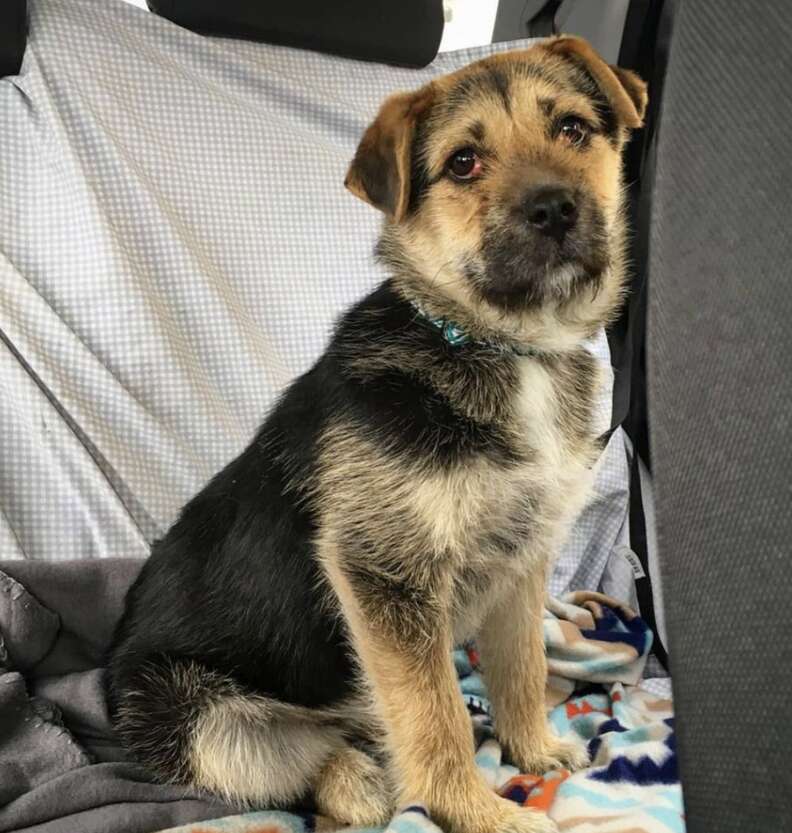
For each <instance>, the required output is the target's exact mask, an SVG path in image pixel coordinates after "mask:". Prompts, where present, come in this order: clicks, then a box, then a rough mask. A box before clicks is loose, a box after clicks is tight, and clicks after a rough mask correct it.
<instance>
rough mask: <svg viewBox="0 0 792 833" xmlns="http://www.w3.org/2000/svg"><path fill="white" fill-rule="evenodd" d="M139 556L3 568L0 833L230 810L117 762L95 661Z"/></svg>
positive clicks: (166, 822) (96, 829)
mask: <svg viewBox="0 0 792 833" xmlns="http://www.w3.org/2000/svg"><path fill="white" fill-rule="evenodd" d="M141 564H142V561H141V560H139V559H106V560H101V561H74V562H60V563H56V564H51V563H41V562H30V561H11V562H5V563H0V571H1V572H0V831H3V833H5V831H11V830H14V831H26V833H33V831H35V833H109V832H110V831H113V833H151V831H154V830H160V829H162V828H165V827H171V826H174V825H176V824H184V823H187V822H191V821H199V820H201V819H206V818H212V817H217V816H222V815H226V814H228V813H229V812H232V811H234V810H237V809H238V808H234V807H231V806H229V805H226V804H223V803H220V802H217V801H211V800H207V799H206V798H202V797H200V796H199V795H197V794H194V793H190V792H187V791H186V790H184V789H182V788H178V787H172V786H164V785H160V784H153V783H151V781H150V779H149V778H148V776H147V775H146V773H145V771H144V770H143V769H142V768H141V767H139V766H138V765H136V764H133V763H131V762H128V761H126V760H125V759H124V755H123V752H122V750H121V748H120V747H119V746H118V743H117V742H116V741H115V739H114V738H113V735H112V732H111V729H110V725H109V722H108V717H107V711H106V708H105V702H104V696H103V693H102V683H101V666H102V660H103V655H104V652H105V650H106V649H107V646H108V644H109V640H110V637H111V635H112V631H113V627H114V624H115V622H116V620H117V618H118V616H119V615H120V612H121V606H122V602H123V597H124V594H125V592H126V590H127V588H128V587H129V585H130V584H131V583H132V581H134V579H135V577H136V576H137V573H138V571H139V569H140V566H141Z"/></svg>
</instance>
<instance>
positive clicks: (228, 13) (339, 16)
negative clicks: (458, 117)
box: [148, 0, 443, 67]
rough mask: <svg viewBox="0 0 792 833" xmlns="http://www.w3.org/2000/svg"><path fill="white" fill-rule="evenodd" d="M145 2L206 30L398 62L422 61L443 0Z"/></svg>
mask: <svg viewBox="0 0 792 833" xmlns="http://www.w3.org/2000/svg"><path fill="white" fill-rule="evenodd" d="M148 5H149V8H150V9H151V11H153V12H155V13H157V14H159V15H162V17H166V18H168V20H172V21H173V22H174V23H178V24H179V25H180V26H184V27H186V28H187V29H192V30H193V31H196V32H200V33H202V34H205V35H219V36H222V37H236V38H248V39H251V40H256V41H266V42H268V43H277V44H284V45H286V46H296V47H300V48H302V49H313V50H316V51H319V52H329V53H331V54H334V55H342V56H344V57H345V58H357V59H358V60H363V61H379V62H381V63H386V64H396V65H399V66H413V67H423V66H426V65H427V64H428V63H430V62H431V61H432V60H433V59H434V57H435V55H437V50H438V48H439V46H440V39H441V37H442V35H443V4H442V0H399V2H398V3H393V2H390V0H333V2H328V0H290V2H282V1H281V0H148Z"/></svg>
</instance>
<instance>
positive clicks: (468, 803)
mask: <svg viewBox="0 0 792 833" xmlns="http://www.w3.org/2000/svg"><path fill="white" fill-rule="evenodd" d="M325 565H326V569H327V573H328V576H329V578H330V581H331V584H332V585H333V588H334V589H335V592H336V594H337V596H338V598H339V600H340V602H341V607H342V609H343V612H344V616H345V619H346V621H347V624H348V627H349V630H350V632H351V636H352V641H353V643H354V647H355V650H356V652H357V654H358V657H359V659H360V662H361V665H362V670H363V672H364V674H365V676H366V678H367V680H368V682H369V684H370V686H371V690H372V695H373V698H374V704H375V707H376V709H377V711H378V713H379V717H380V718H381V720H382V722H383V725H384V728H385V733H386V737H385V743H386V746H387V752H388V754H389V758H390V762H391V765H392V768H393V775H394V781H395V784H396V792H397V795H396V802H397V803H398V804H400V805H401V806H405V805H409V804H415V803H420V804H423V805H424V806H425V807H427V809H428V811H429V813H430V815H431V816H432V818H433V819H434V820H435V821H436V822H438V823H439V824H440V825H441V826H442V827H443V829H444V830H446V831H450V833H551V832H552V831H555V830H556V826H555V824H554V823H553V822H551V821H550V820H549V819H548V818H547V817H546V816H545V815H544V814H542V813H538V812H536V811H534V810H529V809H525V808H522V807H520V806H518V805H516V804H514V803H512V802H510V801H507V800H505V799H502V798H500V797H499V796H497V795H496V794H495V793H494V792H493V791H492V790H491V789H490V788H489V787H488V786H487V784H486V782H485V781H484V780H483V778H482V777H481V776H480V775H479V773H478V771H477V769H476V767H475V764H474V761H473V755H474V747H473V733H472V728H471V723H470V718H469V716H468V714H467V710H466V709H465V706H464V703H463V701H462V698H461V696H460V693H459V687H458V683H457V675H456V672H455V670H454V665H453V661H452V656H451V649H452V637H451V627H450V621H449V616H450V612H449V606H448V605H446V604H444V601H443V598H442V597H443V590H442V588H441V587H439V586H437V583H436V584H435V586H434V587H431V588H429V587H426V586H423V587H420V586H414V585H412V584H411V583H410V582H409V580H401V579H399V580H395V579H393V578H390V577H387V578H386V577H384V576H383V575H382V574H381V573H378V572H377V571H375V570H373V569H369V568H367V567H366V566H363V565H361V564H360V563H359V562H358V563H357V564H355V565H354V566H353V565H352V564H351V563H350V562H345V561H343V560H342V559H341V558H338V557H336V558H333V559H330V560H326V561H325Z"/></svg>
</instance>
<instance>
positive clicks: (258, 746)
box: [109, 654, 345, 807]
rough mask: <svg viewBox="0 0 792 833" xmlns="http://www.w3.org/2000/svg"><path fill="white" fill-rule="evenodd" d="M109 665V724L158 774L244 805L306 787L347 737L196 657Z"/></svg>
mask: <svg viewBox="0 0 792 833" xmlns="http://www.w3.org/2000/svg"><path fill="white" fill-rule="evenodd" d="M127 661H128V660H127ZM113 670H114V669H112V667H111V671H110V680H109V682H110V685H109V694H110V697H109V700H110V704H111V712H112V716H113V723H114V726H115V729H116V731H117V733H118V735H119V737H120V738H121V740H122V742H123V743H124V745H125V747H126V748H127V749H128V750H129V751H130V752H131V753H132V755H133V756H134V757H135V758H136V759H137V760H138V761H140V762H141V763H142V764H144V765H145V766H146V767H147V768H148V769H150V770H151V771H152V772H153V773H154V774H155V775H156V776H157V777H158V778H159V779H160V780H162V781H167V782H173V783H179V784H185V785H192V786H195V787H198V788H200V789H204V790H208V791H210V792H212V793H215V794H218V795H220V796H222V797H223V798H225V799H226V800H228V801H230V802H232V803H238V804H240V805H243V806H244V805H251V804H255V805H259V806H270V807H278V806H287V805H289V804H291V803H293V802H294V801H297V800H299V799H300V798H302V797H303V796H304V795H305V794H306V793H308V792H309V791H310V789H311V786H312V784H313V782H314V780H315V778H316V775H317V773H318V772H319V771H320V769H321V767H322V765H323V763H324V762H325V761H326V760H327V759H328V758H329V757H330V756H331V755H332V754H333V753H336V752H337V751H338V750H339V749H341V748H343V747H344V745H345V741H344V735H343V730H342V728H341V726H340V725H339V723H338V721H337V720H334V719H333V718H332V716H329V715H328V714H327V713H323V712H321V711H318V710H314V709H307V708H303V707H300V706H293V705H290V704H287V703H282V702H280V701H278V700H274V699H271V698H268V697H264V696H261V695H258V694H253V693H251V692H248V691H245V689H244V688H243V687H242V686H241V685H240V684H239V683H238V682H237V681H236V680H234V679H233V678H232V677H229V676H228V675H225V674H222V673H220V672H218V671H215V670H213V669H211V668H209V667H208V666H206V665H204V664H202V663H200V662H197V661H195V660H185V659H174V658H172V657H168V656H167V655H162V654H158V655H154V656H149V657H147V658H145V659H144V660H143V661H141V662H139V663H136V664H135V666H134V669H133V670H131V671H127V672H126V673H124V675H123V678H119V676H117V675H115V676H114V674H113Z"/></svg>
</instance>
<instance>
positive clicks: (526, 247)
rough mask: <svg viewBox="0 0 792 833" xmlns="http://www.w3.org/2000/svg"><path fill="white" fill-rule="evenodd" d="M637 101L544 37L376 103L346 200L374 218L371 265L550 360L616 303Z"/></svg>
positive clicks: (609, 73)
mask: <svg viewBox="0 0 792 833" xmlns="http://www.w3.org/2000/svg"><path fill="white" fill-rule="evenodd" d="M646 101H647V99H646V85H645V84H644V83H643V81H641V80H640V79H639V78H638V77H637V76H636V75H634V74H633V73H631V72H629V71H626V70H622V69H619V68H617V67H612V66H609V65H608V64H607V63H605V62H604V61H603V60H602V59H601V58H600V57H599V56H598V55H597V54H596V53H595V52H594V50H593V49H592V48H591V47H590V46H589V45H588V44H587V43H586V42H585V41H583V40H581V39H579V38H574V37H560V38H555V39H552V40H548V41H545V42H542V43H541V44H539V45H537V46H534V47H532V48H530V49H527V50H521V51H515V52H507V53H503V54H500V55H495V56H492V57H490V58H487V59H485V60H483V61H479V62H477V63H474V64H471V65H470V66H468V67H465V68H464V69H462V70H460V71H458V72H455V73H453V74H451V75H447V76H443V77H440V78H437V79H435V80H434V81H432V82H430V83H429V84H427V85H426V86H424V87H422V88H421V89H419V90H417V91H415V92H412V93H400V94H397V95H394V96H392V97H390V98H389V99H387V100H386V102H385V103H384V105H383V106H382V108H381V110H380V112H379V114H378V116H377V118H376V119H375V121H374V122H373V124H371V125H370V127H369V128H368V129H367V130H366V132H365V134H364V136H363V139H362V140H361V142H360V145H359V147H358V149H357V152H356V154H355V158H354V160H353V162H352V165H351V167H350V169H349V173H348V175H347V178H346V185H347V187H348V188H349V189H350V190H351V191H352V192H353V193H354V194H356V195H357V196H359V197H361V198H362V199H364V200H366V201H367V202H369V203H371V204H372V205H374V206H375V207H376V208H379V209H380V210H381V211H383V212H384V214H385V215H386V222H385V225H384V230H383V236H382V240H381V243H380V246H379V253H380V256H381V257H382V258H383V259H384V260H385V261H386V262H387V263H388V264H389V265H390V266H391V267H392V268H393V269H394V273H395V274H396V275H397V276H398V277H399V279H401V280H402V281H406V282H408V284H409V286H410V287H411V289H412V291H413V292H415V293H417V294H419V295H420V296H421V297H422V298H423V299H424V300H426V299H428V300H429V303H430V305H431V304H432V299H434V300H435V303H434V306H435V307H436V306H437V305H438V304H437V301H438V300H439V299H442V300H443V301H446V302H448V303H450V304H452V305H453V306H454V308H455V309H456V310H462V311H463V314H464V313H467V316H468V317H469V318H468V320H470V321H473V322H474V324H473V327H474V329H475V328H476V327H483V328H485V329H492V328H495V329H500V330H501V331H505V332H506V333H507V334H509V335H513V336H515V337H524V338H528V339H531V340H532V341H534V343H536V344H537V345H538V346H545V347H546V348H552V349H563V348H564V347H565V346H571V344H573V343H576V342H577V341H578V340H579V339H580V338H581V337H584V336H585V335H589V334H590V333H591V332H593V330H595V329H596V327H597V326H599V325H600V324H601V323H603V322H604V321H605V320H607V318H608V317H609V316H610V315H611V314H612V313H613V310H614V309H615V308H616V306H617V304H618V301H619V298H620V287H621V282H622V272H623V263H622V261H623V247H624V246H623V244H624V230H623V220H622V214H621V208H622V184H621V151H622V148H623V146H624V143H625V141H626V139H627V138H628V135H629V131H630V130H631V129H633V128H636V127H639V126H640V125H641V123H642V119H643V115H644V110H645V108H646Z"/></svg>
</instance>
